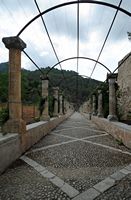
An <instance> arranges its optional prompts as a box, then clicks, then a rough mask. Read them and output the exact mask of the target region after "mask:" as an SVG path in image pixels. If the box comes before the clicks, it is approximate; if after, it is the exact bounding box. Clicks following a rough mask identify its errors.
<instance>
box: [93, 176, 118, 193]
mask: <svg viewBox="0 0 131 200" xmlns="http://www.w3.org/2000/svg"><path fill="white" fill-rule="evenodd" d="M114 184H115V180H114V179H112V178H106V179H105V180H103V181H101V182H99V183H97V184H96V185H94V186H93V187H94V188H95V189H96V190H98V191H100V192H104V191H105V190H107V189H109V188H110V187H112V186H113V185H114Z"/></svg>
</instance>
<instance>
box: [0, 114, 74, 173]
mask: <svg viewBox="0 0 131 200" xmlns="http://www.w3.org/2000/svg"><path fill="white" fill-rule="evenodd" d="M72 113H73V112H72V111H70V112H68V113H67V114H65V115H61V116H59V117H56V118H51V119H50V121H40V122H37V123H33V124H29V125H27V126H26V133H25V134H22V135H20V134H13V133H8V134H6V135H2V134H1V133H0V174H1V173H2V172H4V171H5V170H6V168H7V167H8V166H9V165H10V164H11V163H12V162H13V161H15V160H16V159H17V158H19V157H20V155H21V154H22V153H24V152H25V151H27V150H28V149H29V148H30V147H31V146H32V145H33V144H35V143H37V142H38V141H39V140H40V139H41V138H42V137H44V136H45V135H47V134H49V133H50V132H51V130H53V129H54V128H56V127H57V126H58V125H59V124H60V123H62V122H63V121H64V120H66V119H67V118H68V117H69V116H70V115H71V114H72Z"/></svg>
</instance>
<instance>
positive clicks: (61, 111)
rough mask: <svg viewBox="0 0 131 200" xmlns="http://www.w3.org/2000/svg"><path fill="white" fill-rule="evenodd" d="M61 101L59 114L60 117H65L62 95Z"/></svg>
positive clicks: (60, 96)
mask: <svg viewBox="0 0 131 200" xmlns="http://www.w3.org/2000/svg"><path fill="white" fill-rule="evenodd" d="M59 101H60V104H59V105H60V111H59V114H60V115H63V96H62V94H60V95H59Z"/></svg>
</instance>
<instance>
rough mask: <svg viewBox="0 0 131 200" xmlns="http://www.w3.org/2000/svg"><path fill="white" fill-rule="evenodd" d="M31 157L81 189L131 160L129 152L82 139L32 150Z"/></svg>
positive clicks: (86, 187) (91, 184) (83, 189)
mask: <svg viewBox="0 0 131 200" xmlns="http://www.w3.org/2000/svg"><path fill="white" fill-rule="evenodd" d="M28 157H29V158H31V159H33V160H35V161H36V162H38V163H39V164H41V165H43V166H45V167H47V168H48V169H49V170H50V171H51V172H53V173H54V174H56V175H57V176H58V177H60V178H61V179H63V180H64V181H65V182H67V183H68V184H70V185H71V186H73V187H75V188H76V189H77V190H79V191H80V192H82V191H85V190H86V189H88V188H89V187H91V186H93V185H94V184H96V183H97V182H99V181H101V180H102V179H104V178H106V177H107V176H109V175H111V174H112V173H114V172H115V171H117V170H119V169H121V168H123V167H124V166H126V165H128V164H129V163H130V162H131V157H130V156H128V155H125V154H121V153H119V152H114V151H112V150H109V149H105V148H103V147H98V146H95V145H92V144H88V143H86V142H81V141H77V142H73V143H69V144H64V145H62V146H57V147H54V148H50V149H46V150H43V151H39V152H34V153H30V154H28ZM120 158H121V159H120Z"/></svg>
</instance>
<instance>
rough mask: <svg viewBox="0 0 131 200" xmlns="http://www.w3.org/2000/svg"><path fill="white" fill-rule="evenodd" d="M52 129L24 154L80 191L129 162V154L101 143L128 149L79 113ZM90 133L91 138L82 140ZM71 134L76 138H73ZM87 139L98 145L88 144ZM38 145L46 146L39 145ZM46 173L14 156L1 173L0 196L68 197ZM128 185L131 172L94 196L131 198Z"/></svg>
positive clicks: (6, 199)
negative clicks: (10, 163)
mask: <svg viewBox="0 0 131 200" xmlns="http://www.w3.org/2000/svg"><path fill="white" fill-rule="evenodd" d="M73 127H75V128H73ZM65 129H66V130H65ZM90 129H91V130H90ZM95 130H98V131H95ZM52 133H53V134H52ZM52 133H51V134H50V135H47V136H46V137H44V138H43V139H41V140H40V141H39V142H38V143H37V144H36V145H34V146H33V147H32V149H31V150H33V149H34V150H35V151H34V152H31V151H29V152H27V154H26V156H28V158H30V159H32V160H34V161H36V162H37V163H38V164H40V165H42V166H43V167H46V169H47V170H48V171H49V172H52V173H53V174H54V175H57V177H58V178H60V179H61V180H63V181H65V183H68V184H69V185H70V186H72V187H73V188H75V189H76V190H77V191H79V192H80V193H81V192H84V191H86V190H87V189H89V188H91V187H92V186H94V185H95V184H96V183H98V182H100V181H102V180H103V179H105V178H107V177H108V176H110V175H111V174H113V173H114V172H117V171H118V170H120V169H122V168H124V167H125V166H127V165H129V164H130V163H131V156H130V155H127V154H124V153H122V152H119V151H115V150H112V149H109V148H108V147H102V146H100V145H101V144H104V145H107V146H110V147H115V148H117V149H121V150H123V151H129V150H128V149H127V148H126V147H124V146H121V145H119V144H118V143H117V142H116V140H115V139H113V138H112V137H111V136H109V135H108V136H104V135H102V136H101V135H100V134H104V133H103V131H100V129H99V128H98V127H96V125H94V124H93V123H92V122H91V121H88V120H87V119H85V118H84V117H83V116H81V115H80V114H78V113H75V114H73V115H72V116H71V117H70V118H69V119H68V120H66V121H65V122H63V123H62V124H61V125H60V126H58V127H57V128H56V129H55V130H53V131H52ZM54 134H57V135H54ZM62 135H63V136H62ZM65 136H66V137H65ZM90 136H93V137H94V138H88V139H83V140H81V139H82V138H84V137H90ZM68 137H69V138H68ZM70 137H74V139H76V140H75V141H72V139H70ZM88 141H89V142H95V143H98V144H100V145H99V146H98V145H96V144H91V143H88ZM63 142H66V144H63ZM56 144H57V146H56ZM50 145H51V146H50ZM41 147H47V148H45V149H39V148H41ZM50 147H51V148H50ZM37 148H38V149H39V151H37ZM129 152H131V151H129ZM45 177H46V176H45ZM45 177H44V176H42V175H41V174H40V173H39V172H37V171H36V169H33V168H32V167H30V166H29V165H28V164H26V163H25V162H23V161H21V160H17V161H16V162H14V164H13V165H12V166H11V167H10V168H9V169H7V170H6V172H5V173H3V174H2V175H1V176H0V200H43V199H44V200H55V199H56V200H70V199H71V198H69V196H68V195H67V194H66V190H63V191H64V192H63V191H62V190H61V189H60V188H59V186H58V187H57V186H56V185H54V184H53V183H51V181H50V180H49V179H47V178H45ZM58 178H57V181H58V180H59V179H58ZM67 188H68V186H67ZM130 188H131V175H128V176H127V177H125V178H124V179H122V180H121V181H117V182H116V184H115V186H113V187H112V188H110V189H108V190H107V191H106V192H104V193H103V194H101V195H100V196H99V197H97V198H96V200H121V199H122V200H124V199H126V200H131V189H130ZM71 191H72V189H71V188H70V192H71ZM80 200H81V199H80Z"/></svg>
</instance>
